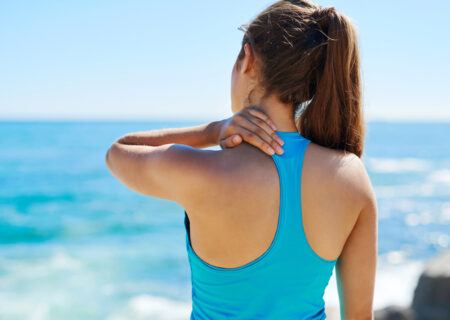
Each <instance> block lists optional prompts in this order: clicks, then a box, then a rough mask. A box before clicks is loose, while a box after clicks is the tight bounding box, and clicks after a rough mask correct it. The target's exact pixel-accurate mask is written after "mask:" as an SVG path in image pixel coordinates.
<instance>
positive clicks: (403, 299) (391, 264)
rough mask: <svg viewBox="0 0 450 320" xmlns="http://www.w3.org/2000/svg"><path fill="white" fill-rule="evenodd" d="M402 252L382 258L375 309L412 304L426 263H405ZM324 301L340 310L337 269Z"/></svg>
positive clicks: (377, 280) (378, 271) (328, 305)
mask: <svg viewBox="0 0 450 320" xmlns="http://www.w3.org/2000/svg"><path fill="white" fill-rule="evenodd" d="M404 257H405V255H404V254H403V253H402V252H391V253H389V254H387V255H386V256H384V257H381V258H380V261H381V262H380V263H379V264H378V268H377V273H376V280H375V293H374V309H375V310H377V309H381V308H383V307H385V306H388V305H397V306H402V307H407V306H409V305H410V303H411V302H412V298H413V294H414V289H415V287H416V285H417V280H418V279H419V276H420V273H421V272H422V270H423V267H424V263H423V262H421V261H405V259H404ZM324 299H325V301H326V305H327V307H328V308H330V309H338V308H339V295H338V292H337V283H336V269H334V270H333V275H332V277H331V279H330V283H329V285H328V287H327V288H326V290H325V295H324Z"/></svg>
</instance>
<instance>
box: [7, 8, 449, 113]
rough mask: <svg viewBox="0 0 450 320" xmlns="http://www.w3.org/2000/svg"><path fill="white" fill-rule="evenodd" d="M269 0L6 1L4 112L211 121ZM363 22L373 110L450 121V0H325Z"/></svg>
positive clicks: (368, 100)
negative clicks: (251, 26)
mask: <svg viewBox="0 0 450 320" xmlns="http://www.w3.org/2000/svg"><path fill="white" fill-rule="evenodd" d="M270 3H272V1H257V0H245V1H242V0H239V1H238V0H227V1H214V0H209V1H206V0H191V1H163V0H160V1H156V0H153V1H144V0H142V1H113V0H108V1H106V0H102V1H100V0H97V1H87V0H71V1H69V0H66V1H56V0H54V1H45V0H41V1H32V0H29V1H24V0H11V1H0V118H108V119H109V118H120V119H124V118H138V119H149V120H151V119H167V118H175V119H183V118H197V119H198V118H201V119H214V118H222V117H224V116H227V115H230V110H229V104H230V98H229V90H230V72H231V67H232V65H233V62H234V61H235V58H236V55H237V53H238V50H239V45H240V41H241V38H242V32H241V31H238V30H237V27H238V26H239V25H240V24H242V23H246V22H248V21H249V20H250V19H251V18H252V17H254V16H255V15H256V14H257V13H258V12H260V11H261V10H262V9H263V8H265V7H266V6H267V5H268V4H270ZM319 3H320V4H322V5H334V6H335V7H336V8H337V9H339V10H341V11H343V12H344V13H346V14H348V15H349V16H350V17H351V18H352V19H353V21H354V22H355V24H356V25H357V28H358V30H359V36H360V47H361V54H362V62H363V80H364V99H365V103H364V108H365V113H366V116H367V119H368V120H371V119H444V118H445V119H450V61H449V58H450V41H449V31H448V30H449V27H448V19H449V17H450V1H445V0H440V1H437V0H429V1H387V0H383V1H369V0H366V1H356V0H355V1H350V0H340V1H320V2H319Z"/></svg>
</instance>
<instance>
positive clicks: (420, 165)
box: [367, 158, 430, 173]
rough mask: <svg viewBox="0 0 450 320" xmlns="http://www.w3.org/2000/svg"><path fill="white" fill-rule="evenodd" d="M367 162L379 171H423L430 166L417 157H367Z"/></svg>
mask: <svg viewBox="0 0 450 320" xmlns="http://www.w3.org/2000/svg"><path fill="white" fill-rule="evenodd" d="M367 164H368V165H369V168H370V170H371V171H374V172H379V173H404V172H423V171H427V170H428V169H429V168H430V165H429V163H428V162H427V161H425V160H422V159H417V158H369V159H367Z"/></svg>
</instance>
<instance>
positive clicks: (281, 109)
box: [250, 95, 298, 131]
mask: <svg viewBox="0 0 450 320" xmlns="http://www.w3.org/2000/svg"><path fill="white" fill-rule="evenodd" d="M250 105H254V106H257V107H259V108H260V109H261V110H262V111H264V112H265V113H266V114H267V115H268V116H269V118H270V119H271V120H272V121H273V123H274V124H275V126H276V128H277V130H278V131H297V130H298V129H297V126H296V124H295V115H294V110H293V107H292V106H290V105H288V104H285V103H282V102H281V101H280V100H278V99H277V98H276V97H275V96H274V95H271V96H269V97H267V98H265V99H261V98H259V99H255V101H252V102H251V104H250Z"/></svg>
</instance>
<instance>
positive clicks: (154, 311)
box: [107, 294, 191, 320]
mask: <svg viewBox="0 0 450 320" xmlns="http://www.w3.org/2000/svg"><path fill="white" fill-rule="evenodd" d="M190 311H191V305H190V303H187V302H182V301H175V300H170V299H167V298H162V297H157V296H151V295H146V294H143V295H137V296H134V297H132V298H131V299H130V300H129V301H128V304H127V306H126V307H125V309H124V310H122V311H119V312H118V313H116V314H113V315H110V316H109V317H107V319H108V320H128V319H130V320H131V319H133V320H140V319H142V320H144V319H153V320H185V319H188V318H189V315H190Z"/></svg>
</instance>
